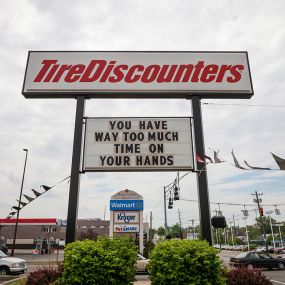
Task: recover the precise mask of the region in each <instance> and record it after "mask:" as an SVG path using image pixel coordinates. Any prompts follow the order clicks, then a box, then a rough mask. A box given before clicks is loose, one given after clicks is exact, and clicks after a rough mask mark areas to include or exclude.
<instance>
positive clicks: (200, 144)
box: [190, 96, 213, 245]
mask: <svg viewBox="0 0 285 285" xmlns="http://www.w3.org/2000/svg"><path fill="white" fill-rule="evenodd" d="M190 99H191V103H192V113H193V117H194V119H193V121H194V137H195V150H196V155H197V154H202V155H203V154H204V153H205V147H204V135H203V122H202V115H201V102H200V98H199V97H198V96H191V98H190ZM196 165H197V172H196V173H197V174H196V177H197V185H198V200H199V208H200V209H199V214H200V227H201V236H202V239H205V240H206V241H207V242H208V243H209V244H210V245H213V237H212V229H211V228H212V227H211V210H210V202H209V191H208V179H207V168H206V162H205V161H204V162H199V161H197V160H196Z"/></svg>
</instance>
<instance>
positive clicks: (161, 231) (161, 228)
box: [156, 227, 165, 236]
mask: <svg viewBox="0 0 285 285" xmlns="http://www.w3.org/2000/svg"><path fill="white" fill-rule="evenodd" d="M156 233H157V234H158V235H159V236H165V228H164V227H159V228H158V229H157V231H156Z"/></svg>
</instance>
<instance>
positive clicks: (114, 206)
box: [110, 200, 143, 211]
mask: <svg viewBox="0 0 285 285" xmlns="http://www.w3.org/2000/svg"><path fill="white" fill-rule="evenodd" d="M110 210H111V211H117V210H118V211H123V210H127V211H128V210H135V211H142V210H143V200H110Z"/></svg>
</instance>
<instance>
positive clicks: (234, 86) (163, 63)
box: [23, 51, 253, 99]
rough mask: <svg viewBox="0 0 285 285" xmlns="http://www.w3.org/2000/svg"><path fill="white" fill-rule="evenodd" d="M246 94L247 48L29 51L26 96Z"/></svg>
mask: <svg viewBox="0 0 285 285" xmlns="http://www.w3.org/2000/svg"><path fill="white" fill-rule="evenodd" d="M82 94H83V95H86V96H88V97H94V98H110V99H114V98H185V97H188V96H191V95H199V96H201V97H204V98H250V97H251V96H252V95H253V88H252V82H251V76H250V68H249V63H248V56H247V53H246V52H79V51H78V52H64V51H58V52H57V51H48V52H41V51H31V52H29V56H28V61H27V67H26V74H25V80H24V86H23V95H24V96H25V97H27V98H74V97H75V96H77V95H82Z"/></svg>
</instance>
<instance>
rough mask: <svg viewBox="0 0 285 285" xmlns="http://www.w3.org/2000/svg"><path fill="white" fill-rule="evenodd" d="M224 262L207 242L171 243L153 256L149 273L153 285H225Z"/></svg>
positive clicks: (157, 246)
mask: <svg viewBox="0 0 285 285" xmlns="http://www.w3.org/2000/svg"><path fill="white" fill-rule="evenodd" d="M221 269H222V261H221V260H220V259H219V257H218V256H217V250H215V249H214V248H213V247H211V246H210V245H209V244H208V243H207V242H206V241H198V240H197V241H190V240H168V241H164V242H160V243H158V244H157V245H156V247H155V248H154V250H153V251H152V252H151V254H150V262H149V265H148V271H149V272H150V280H151V282H152V284H153V285H172V284H173V285H174V284H175V285H177V284H183V285H187V284H189V285H190V284H191V285H194V284H195V285H222V284H226V279H225V278H224V277H223V273H222V270H221Z"/></svg>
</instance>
